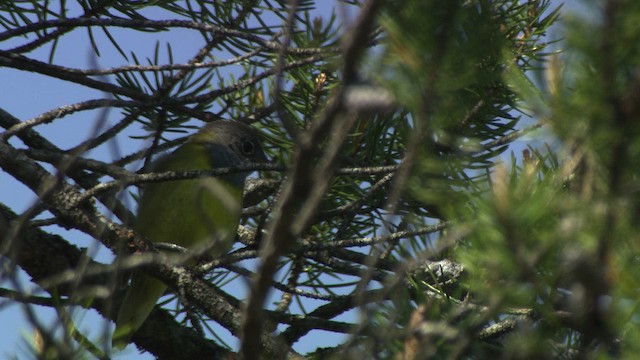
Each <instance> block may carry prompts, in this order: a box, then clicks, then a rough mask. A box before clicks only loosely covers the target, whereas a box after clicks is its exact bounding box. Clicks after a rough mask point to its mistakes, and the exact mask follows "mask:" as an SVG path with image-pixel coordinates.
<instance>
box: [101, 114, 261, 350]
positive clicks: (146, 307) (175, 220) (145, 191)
mask: <svg viewBox="0 0 640 360" xmlns="http://www.w3.org/2000/svg"><path fill="white" fill-rule="evenodd" d="M265 161H267V158H266V156H265V154H264V152H263V150H262V147H261V145H260V140H259V136H258V132H257V131H256V130H255V129H253V128H251V127H250V126H248V125H245V124H242V123H239V122H234V121H222V120H219V121H215V122H213V123H210V124H207V125H206V126H205V127H204V128H203V129H202V130H200V131H199V132H197V133H196V134H194V135H192V136H191V137H190V138H189V139H188V140H187V142H186V143H185V144H184V145H182V146H180V147H179V148H178V149H176V150H175V151H173V152H172V153H170V154H168V155H165V156H162V157H160V158H159V159H158V160H156V161H155V162H154V163H153V165H152V170H153V171H154V172H164V171H177V172H180V171H190V170H212V169H216V168H224V167H233V166H238V165H241V164H244V163H249V162H253V163H256V162H265ZM249 174H250V172H235V173H229V174H225V175H220V176H216V177H203V178H197V179H187V180H174V181H163V182H156V183H149V184H146V185H144V186H143V188H142V195H141V197H140V200H139V203H138V212H137V215H136V219H135V221H134V224H133V228H134V230H136V231H138V232H139V233H140V234H142V235H144V236H145V237H146V238H147V239H148V240H150V241H152V242H156V243H172V244H177V245H179V246H182V247H184V248H187V249H189V250H193V252H194V253H196V254H202V253H205V254H208V255H209V256H212V257H217V256H220V255H221V254H224V253H226V252H227V251H228V250H229V249H230V248H231V245H232V244H233V240H234V238H235V235H236V231H237V228H238V223H239V221H240V214H241V209H242V192H243V188H244V182H245V179H246V178H247V176H248V175H249ZM166 288H167V285H165V284H164V283H163V282H162V281H160V280H158V279H155V278H153V277H151V276H148V275H146V274H144V273H143V272H140V271H136V272H134V274H133V275H132V279H131V286H130V287H129V289H128V291H127V294H126V295H125V298H124V300H123V302H122V305H121V306H120V311H119V312H118V317H117V320H116V330H115V332H114V334H113V346H114V347H117V348H124V347H125V346H126V345H127V344H128V343H129V341H130V339H131V336H132V335H133V333H134V332H135V331H137V330H138V329H139V328H140V326H141V325H142V323H143V322H144V321H145V319H146V318H147V317H148V316H149V313H150V312H151V310H152V309H153V307H154V306H155V304H156V302H157V301H158V299H159V298H160V297H161V296H162V294H163V293H164V291H165V290H166Z"/></svg>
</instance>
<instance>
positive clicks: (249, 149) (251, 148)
mask: <svg viewBox="0 0 640 360" xmlns="http://www.w3.org/2000/svg"><path fill="white" fill-rule="evenodd" d="M255 150H256V147H255V145H254V144H253V141H251V140H242V143H241V144H240V151H242V154H243V155H247V156H248V155H253V153H254V152H255Z"/></svg>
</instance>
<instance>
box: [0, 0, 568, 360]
mask: <svg viewBox="0 0 640 360" xmlns="http://www.w3.org/2000/svg"><path fill="white" fill-rule="evenodd" d="M556 3H559V2H556ZM318 4H321V5H320V6H319V9H318V12H317V14H319V15H321V16H327V15H328V14H329V13H330V11H331V9H332V7H333V4H334V1H326V2H325V1H318ZM576 4H577V3H576V2H572V1H569V2H568V4H567V5H569V7H570V8H574V6H576ZM73 6H74V5H73V4H72V3H71V2H69V7H70V8H71V9H73ZM74 13H76V14H77V13H78V9H73V10H72V11H71V12H70V15H69V16H73V14H74ZM338 14H340V11H338ZM148 15H149V17H151V18H157V16H162V14H153V13H150V14H148ZM124 34H126V36H124ZM94 35H95V36H96V40H97V43H99V44H102V45H101V46H100V52H101V55H100V57H96V56H95V54H94V53H93V51H92V50H91V49H90V47H89V43H88V37H87V34H86V32H84V31H76V32H73V33H72V34H70V35H68V36H65V37H64V38H63V41H61V42H60V43H59V44H58V47H57V50H56V53H55V58H54V63H55V64H60V65H65V66H72V67H77V68H93V67H94V64H95V63H97V64H98V65H99V66H100V67H102V68H109V67H114V66H120V65H125V64H128V63H127V62H126V60H125V59H123V57H122V56H121V55H120V54H119V53H118V52H117V51H116V49H115V48H114V47H113V46H112V45H111V44H110V43H108V41H107V39H106V37H105V36H104V35H103V34H102V33H101V32H100V31H99V30H96V31H95V32H94ZM113 35H114V36H115V37H116V38H118V39H119V41H120V44H121V46H122V48H123V49H124V50H125V52H126V53H127V54H128V53H130V52H131V51H133V50H135V52H136V54H137V55H138V56H139V58H140V59H144V57H153V54H154V52H155V45H156V41H160V42H161V43H164V42H169V43H171V47H172V50H173V54H174V61H175V62H177V63H183V62H185V60H187V59H189V58H190V57H191V56H193V55H194V54H195V52H196V51H197V50H198V49H199V47H200V46H201V42H200V41H198V38H196V37H194V34H191V32H190V31H186V30H173V31H171V32H166V33H150V34H137V33H134V32H129V31H126V30H119V29H114V30H113ZM15 45H16V44H15V43H12V42H11V41H6V42H3V43H0V49H3V50H6V49H11V48H12V47H13V46H15ZM161 49H163V50H164V47H161ZM49 54H50V47H49V46H45V47H43V48H40V49H37V50H35V51H33V52H31V53H29V54H27V55H28V56H29V57H32V58H36V59H39V60H41V61H47V59H48V58H49ZM161 54H163V56H165V59H166V52H162V51H161ZM0 82H1V83H2V84H10V88H11V91H9V92H5V93H3V95H2V96H1V97H0V108H2V109H4V110H6V111H8V112H9V113H11V114H13V115H14V116H16V117H18V118H19V119H21V120H27V119H30V118H33V117H35V116H38V115H40V114H42V113H44V112H46V111H49V110H52V109H55V108H58V107H60V106H61V105H68V104H73V103H76V102H80V101H85V100H89V99H100V98H104V97H105V95H104V94H102V93H100V92H98V91H94V90H88V89H87V88H85V87H79V86H75V85H73V84H71V83H68V82H64V81H61V80H56V79H52V78H48V77H45V76H42V75H37V74H33V73H29V72H25V71H17V70H13V69H7V68H0ZM6 87H7V86H6V85H5V88H6ZM92 116H93V118H92ZM97 118H98V112H93V113H90V112H81V113H79V114H74V115H70V116H67V117H65V118H63V119H58V120H56V121H55V122H54V123H53V124H50V125H43V126H39V127H38V128H37V130H38V131H40V132H41V133H42V134H46V136H47V138H48V140H50V141H51V142H53V143H54V144H56V145H58V146H59V147H61V148H63V149H67V148H70V147H73V146H75V145H77V144H79V143H80V142H82V141H83V140H85V139H86V138H87V137H88V135H89V134H90V133H91V131H92V129H93V127H94V125H95V120H96V119H97ZM118 118H119V115H118V113H117V111H112V112H111V113H110V114H109V116H108V119H109V121H111V122H114V121H115V120H116V119H118ZM110 125H111V124H110ZM128 131H129V132H128V133H127V134H128V135H143V134H144V131H142V129H138V130H135V129H131V130H128ZM120 139H124V137H120ZM13 144H16V145H18V144H20V143H19V141H18V140H15V139H14V140H13ZM143 145H144V144H143V143H140V142H133V141H132V142H127V141H121V142H119V143H117V144H113V143H110V144H107V145H105V146H103V147H101V148H99V149H97V150H95V151H94V152H92V153H91V154H90V156H91V157H94V158H97V159H101V160H106V161H109V160H112V159H113V158H114V156H115V155H116V154H115V153H114V151H115V150H116V149H117V150H118V151H120V152H122V153H129V152H131V151H134V150H136V149H138V148H140V147H141V146H143ZM132 170H135V168H134V169H132ZM0 189H2V191H1V192H0V202H2V203H5V204H7V205H9V206H10V207H12V208H13V209H14V210H15V211H22V210H25V209H26V208H28V207H29V206H31V205H32V204H33V203H34V201H35V200H36V197H35V196H34V194H33V193H32V192H31V191H30V190H29V189H27V188H26V187H25V186H23V185H22V184H20V183H19V182H17V181H15V180H13V178H12V177H11V176H9V175H7V174H5V173H3V172H0ZM45 230H48V231H51V232H55V233H59V234H61V235H63V236H64V237H65V238H66V239H69V240H71V241H73V242H74V243H75V244H77V245H78V246H81V247H85V248H87V249H89V252H90V253H93V252H95V253H97V259H98V260H100V261H103V262H105V263H108V262H110V261H111V260H112V255H111V253H110V251H107V250H105V249H104V247H102V246H101V245H99V243H97V242H96V241H95V240H93V239H91V238H89V237H88V236H86V235H84V234H82V233H80V232H78V231H65V230H61V229H59V228H57V227H56V228H48V229H45ZM3 265H5V263H3ZM20 279H22V280H23V285H24V286H27V288H31V287H32V285H31V283H30V282H29V281H28V280H29V279H28V276H26V275H24V274H22V275H21V276H20ZM0 287H11V286H10V284H8V283H3V282H0ZM34 289H35V288H34ZM236 292H237V293H243V292H244V289H236ZM36 310H37V311H36V313H37V316H38V317H39V319H40V320H41V321H42V322H43V323H44V324H51V323H54V322H55V316H54V314H53V312H52V311H51V309H45V308H39V307H36ZM351 315H352V316H355V315H353V314H351ZM74 320H75V321H76V325H77V326H78V327H79V328H80V329H81V330H83V331H86V335H87V336H88V337H89V338H91V339H96V338H98V337H101V336H102V335H104V334H106V332H109V331H110V328H109V327H105V321H104V319H103V318H102V317H100V316H98V315H96V314H95V313H94V312H92V311H89V312H85V311H77V312H76V313H75V316H74ZM0 323H1V324H3V326H2V329H3V330H2V336H0V357H2V358H5V357H9V356H12V355H17V356H18V358H25V357H28V354H29V352H28V351H26V350H25V347H24V340H23V339H31V338H32V327H31V326H30V325H29V323H28V322H27V321H26V319H25V315H24V311H23V309H22V308H21V306H19V305H9V306H5V307H2V308H0ZM9 324H10V325H9ZM338 338H339V336H338ZM336 341H337V337H336V335H334V334H331V333H327V332H316V333H313V335H311V336H307V337H306V338H305V339H304V340H303V341H301V342H300V343H299V344H297V346H296V348H297V350H299V351H302V352H305V351H308V350H311V349H315V348H316V347H318V346H331V345H333V344H334V343H335V342H336ZM115 358H118V359H146V358H148V359H151V358H152V357H151V356H149V355H143V356H140V355H138V354H137V351H136V350H135V349H134V348H133V347H131V346H130V347H129V348H127V350H126V351H125V353H124V354H121V355H118V356H116V357H115Z"/></svg>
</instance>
